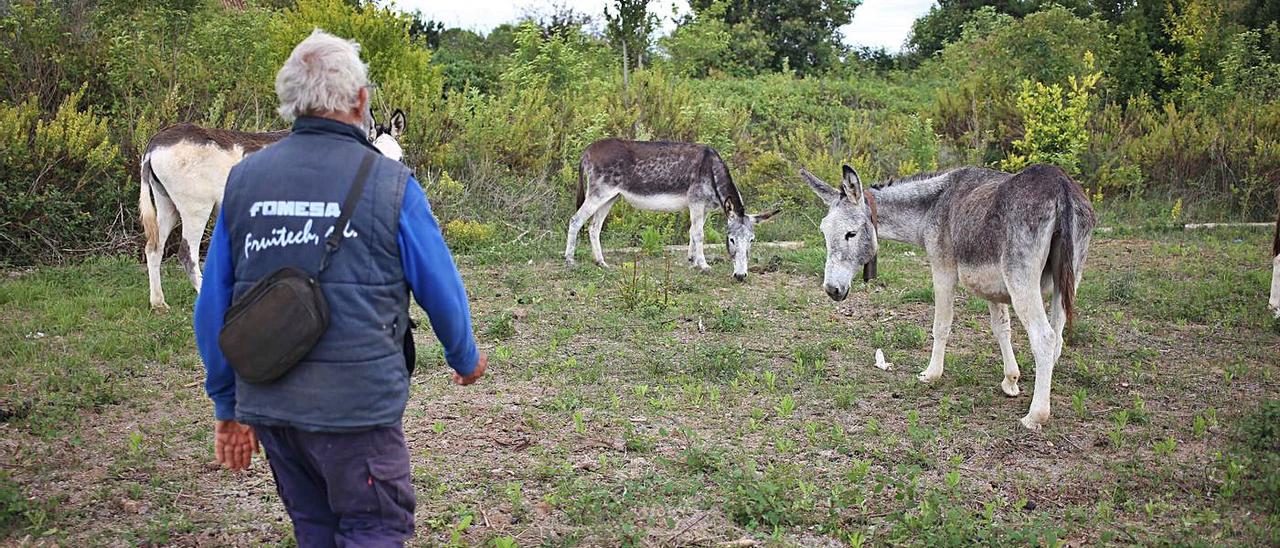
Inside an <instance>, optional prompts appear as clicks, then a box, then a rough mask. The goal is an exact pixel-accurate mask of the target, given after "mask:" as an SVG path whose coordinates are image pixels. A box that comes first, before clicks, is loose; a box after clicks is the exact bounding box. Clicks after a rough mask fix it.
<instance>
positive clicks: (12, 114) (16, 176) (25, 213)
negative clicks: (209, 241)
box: [0, 87, 129, 261]
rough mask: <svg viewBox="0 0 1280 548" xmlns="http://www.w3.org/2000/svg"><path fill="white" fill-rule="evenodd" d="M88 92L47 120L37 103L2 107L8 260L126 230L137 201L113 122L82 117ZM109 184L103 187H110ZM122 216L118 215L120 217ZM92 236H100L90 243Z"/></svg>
mask: <svg viewBox="0 0 1280 548" xmlns="http://www.w3.org/2000/svg"><path fill="white" fill-rule="evenodd" d="M84 94H85V87H81V88H80V90H79V91H76V92H74V93H72V94H70V95H68V96H67V97H66V98H65V99H63V101H62V104H61V105H59V106H58V109H57V112H56V114H55V115H54V116H53V117H52V119H48V120H45V119H41V117H40V113H39V109H38V108H37V107H36V103H35V99H34V97H33V98H29V99H27V100H26V101H24V102H22V103H20V104H17V105H6V104H2V103H0V139H3V141H0V145H2V147H3V148H2V149H0V150H2V152H0V170H3V175H0V211H3V212H4V215H3V217H2V218H0V235H3V237H2V238H0V258H3V260H6V261H11V260H19V261H31V260H35V259H38V258H47V257H51V256H56V255H58V254H60V253H61V252H62V251H63V250H64V249H66V248H67V247H68V246H74V245H75V244H77V243H78V242H82V241H85V240H86V239H90V241H95V242H97V241H104V240H108V239H109V238H108V234H109V233H110V232H112V231H113V230H119V229H121V228H122V227H121V226H120V225H119V223H120V221H121V220H122V219H123V214H122V209H123V203H124V200H125V198H126V196H127V195H128V194H129V193H128V192H126V191H125V189H124V188H122V187H121V186H119V185H118V184H112V183H114V182H117V181H119V180H120V179H121V175H122V173H121V170H120V165H119V160H120V149H119V147H117V146H116V145H115V144H114V143H112V142H111V139H110V135H109V133H108V129H107V120H106V119H105V118H103V117H100V116H98V115H96V114H95V113H94V112H92V111H91V110H82V109H81V106H80V103H81V100H82V99H83V98H84ZM104 180H105V181H107V183H105V184H104V183H103V181H104ZM113 212H117V213H113ZM87 235H92V236H87Z"/></svg>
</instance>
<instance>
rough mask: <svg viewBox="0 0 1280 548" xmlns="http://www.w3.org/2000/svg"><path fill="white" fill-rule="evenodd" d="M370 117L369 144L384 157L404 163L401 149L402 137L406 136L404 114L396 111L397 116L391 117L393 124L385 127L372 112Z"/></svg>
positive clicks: (398, 110)
mask: <svg viewBox="0 0 1280 548" xmlns="http://www.w3.org/2000/svg"><path fill="white" fill-rule="evenodd" d="M368 115H369V120H368V121H367V123H368V129H369V143H370V144H372V145H373V146H374V147H376V148H377V149H378V150H380V151H382V155H383V156H386V157H388V158H391V159H392V160H395V161H403V160H404V149H403V148H401V147H400V137H401V136H403V135H404V126H405V116H404V112H403V111H401V110H400V109H396V111H395V114H392V115H391V122H390V123H388V124H387V125H385V126H384V125H382V124H379V123H378V119H377V118H376V117H374V116H373V111H372V110H371V111H369V113H368Z"/></svg>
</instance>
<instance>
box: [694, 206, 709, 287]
mask: <svg viewBox="0 0 1280 548" xmlns="http://www.w3.org/2000/svg"><path fill="white" fill-rule="evenodd" d="M706 222H707V208H706V207H704V206H701V205H694V204H690V205H689V261H690V262H692V263H693V266H695V267H697V268H698V269H700V270H704V271H705V270H710V269H711V267H710V266H709V265H707V256H706V253H705V250H704V249H703V246H702V243H703V241H704V239H705V232H704V230H703V229H704V227H705V226H706Z"/></svg>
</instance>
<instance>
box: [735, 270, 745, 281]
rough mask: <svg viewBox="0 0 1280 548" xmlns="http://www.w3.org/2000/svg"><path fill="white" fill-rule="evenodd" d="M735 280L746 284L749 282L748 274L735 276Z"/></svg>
mask: <svg viewBox="0 0 1280 548" xmlns="http://www.w3.org/2000/svg"><path fill="white" fill-rule="evenodd" d="M733 279H735V280H738V281H740V282H745V281H747V273H746V272H743V273H742V274H734V275H733Z"/></svg>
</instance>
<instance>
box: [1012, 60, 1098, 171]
mask: <svg viewBox="0 0 1280 548" xmlns="http://www.w3.org/2000/svg"><path fill="white" fill-rule="evenodd" d="M1085 67H1086V70H1090V69H1091V68H1092V67H1093V54H1092V53H1090V52H1085ZM1101 77H1102V73H1099V72H1092V73H1090V74H1084V75H1082V76H1079V77H1077V76H1074V75H1073V76H1071V88H1070V89H1069V90H1066V91H1064V90H1063V88H1062V86H1060V85H1058V84H1050V85H1045V84H1042V83H1040V82H1033V81H1031V80H1023V81H1022V91H1020V92H1019V93H1018V101H1017V105H1018V112H1019V113H1020V114H1021V115H1022V138H1021V139H1017V140H1015V141H1014V142H1013V150H1014V152H1013V153H1012V154H1010V155H1009V157H1008V158H1006V159H1005V160H1004V161H1003V162H1001V163H1000V168H1001V169H1003V170H1005V171H1010V172H1013V171H1018V170H1020V169H1022V168H1024V167H1026V166H1027V165H1029V164H1035V163H1047V164H1053V165H1056V166H1058V167H1061V168H1062V169H1063V170H1065V171H1066V172H1067V173H1070V174H1075V173H1077V172H1078V171H1079V169H1078V168H1079V163H1080V154H1081V153H1082V152H1084V150H1085V148H1086V147H1087V146H1088V144H1089V131H1088V128H1087V127H1086V124H1088V122H1089V115H1090V113H1091V111H1092V104H1091V103H1092V97H1091V96H1090V92H1091V91H1092V90H1093V88H1094V86H1095V85H1097V83H1098V79H1099V78H1101Z"/></svg>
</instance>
